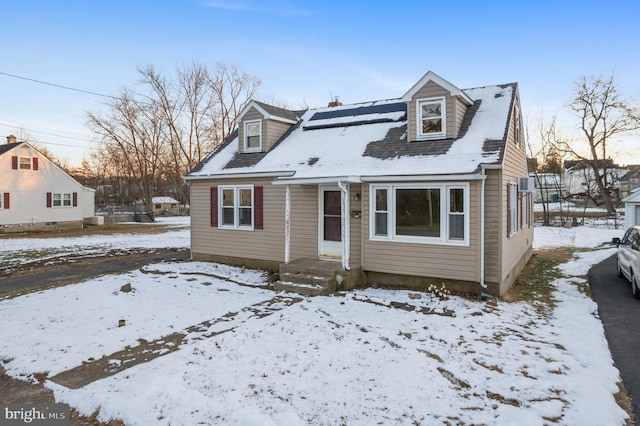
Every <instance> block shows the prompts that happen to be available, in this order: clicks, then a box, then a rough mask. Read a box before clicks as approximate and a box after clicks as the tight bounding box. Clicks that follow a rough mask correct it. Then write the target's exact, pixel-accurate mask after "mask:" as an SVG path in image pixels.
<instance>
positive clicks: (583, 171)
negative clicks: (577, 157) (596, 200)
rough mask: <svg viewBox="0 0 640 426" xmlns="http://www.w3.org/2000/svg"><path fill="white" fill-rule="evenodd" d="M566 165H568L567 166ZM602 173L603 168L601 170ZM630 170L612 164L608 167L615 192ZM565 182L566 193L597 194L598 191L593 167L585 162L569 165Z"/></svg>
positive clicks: (611, 186)
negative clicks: (621, 179) (622, 178)
mask: <svg viewBox="0 0 640 426" xmlns="http://www.w3.org/2000/svg"><path fill="white" fill-rule="evenodd" d="M565 167H566V166H565ZM599 172H600V173H602V170H600V171H599ZM628 172H629V170H627V169H626V168H622V167H617V166H616V165H615V164H611V166H610V167H609V168H607V182H608V184H609V188H610V190H611V191H612V192H613V193H614V195H615V194H617V191H618V189H619V187H620V178H621V177H622V176H624V175H625V174H627V173H628ZM564 184H565V189H566V195H576V194H583V193H590V194H592V195H593V194H596V193H597V192H598V189H597V186H596V181H595V177H594V174H593V169H592V168H591V167H587V166H585V165H584V164H583V163H578V164H575V165H573V166H571V167H567V168H566V169H565V171H564Z"/></svg>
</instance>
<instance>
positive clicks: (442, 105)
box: [416, 96, 447, 140]
mask: <svg viewBox="0 0 640 426" xmlns="http://www.w3.org/2000/svg"><path fill="white" fill-rule="evenodd" d="M423 103H440V111H441V112H442V115H441V119H442V131H441V132H439V133H422V107H421V104H423ZM446 135H447V100H446V98H445V97H444V96H443V97H439V98H424V99H417V100H416V138H417V139H419V140H424V139H442V138H444V137H446Z"/></svg>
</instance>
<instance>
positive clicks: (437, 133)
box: [416, 98, 447, 139]
mask: <svg viewBox="0 0 640 426" xmlns="http://www.w3.org/2000/svg"><path fill="white" fill-rule="evenodd" d="M445 105H446V104H445V99H444V98H430V99H418V100H417V101H416V110H417V112H418V113H417V118H418V123H417V129H418V139H434V138H444V137H445V135H446V128H447V126H446V115H445V112H446V106H445Z"/></svg>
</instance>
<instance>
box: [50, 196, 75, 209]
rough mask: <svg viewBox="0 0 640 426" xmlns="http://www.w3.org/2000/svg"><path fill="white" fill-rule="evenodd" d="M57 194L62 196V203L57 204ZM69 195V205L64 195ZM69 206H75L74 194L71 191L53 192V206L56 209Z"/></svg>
mask: <svg viewBox="0 0 640 426" xmlns="http://www.w3.org/2000/svg"><path fill="white" fill-rule="evenodd" d="M56 195H59V196H60V205H58V206H57V205H56ZM65 195H68V196H69V205H68V206H65V205H64V196H65ZM69 207H73V194H72V193H70V192H52V193H51V208H54V209H68V208H69Z"/></svg>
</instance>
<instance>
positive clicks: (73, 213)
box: [0, 136, 95, 233]
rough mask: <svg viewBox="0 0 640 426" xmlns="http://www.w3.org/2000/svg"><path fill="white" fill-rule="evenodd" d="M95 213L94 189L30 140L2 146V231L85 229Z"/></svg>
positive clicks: (0, 168) (0, 230)
mask: <svg viewBox="0 0 640 426" xmlns="http://www.w3.org/2000/svg"><path fill="white" fill-rule="evenodd" d="M94 214H95V191H94V190H93V189H90V188H87V187H84V186H83V185H81V184H80V183H79V182H78V181H76V180H75V179H73V178H72V177H71V176H69V174H67V173H66V172H65V171H64V170H62V169H61V168H60V167H58V166H57V165H56V164H55V163H53V162H52V161H50V160H49V159H47V158H46V157H45V156H44V155H42V153H40V152H39V151H38V150H37V149H36V148H35V147H33V146H32V145H31V144H30V143H28V142H18V141H17V140H16V137H15V136H9V137H7V143H6V144H4V145H0V233H9V232H27V231H48V230H49V231H50V230H56V229H62V228H67V229H68V228H82V226H83V223H84V220H85V219H89V218H91V217H92V216H94Z"/></svg>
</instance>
